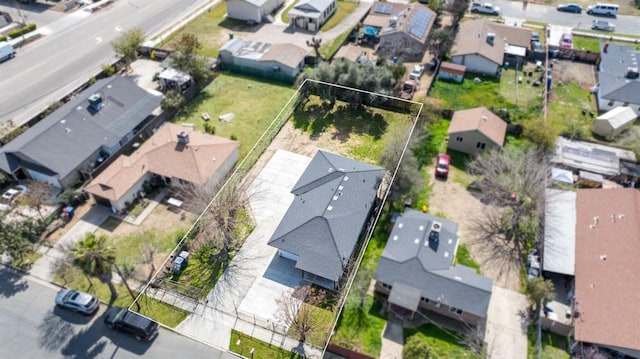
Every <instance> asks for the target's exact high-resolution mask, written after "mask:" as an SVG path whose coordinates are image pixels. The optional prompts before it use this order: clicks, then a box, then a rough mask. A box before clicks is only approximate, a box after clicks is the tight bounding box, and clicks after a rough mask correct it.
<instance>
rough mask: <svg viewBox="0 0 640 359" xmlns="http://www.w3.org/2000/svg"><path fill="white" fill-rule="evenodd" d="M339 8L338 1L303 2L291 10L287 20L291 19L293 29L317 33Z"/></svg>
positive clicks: (315, 0) (310, 0)
mask: <svg viewBox="0 0 640 359" xmlns="http://www.w3.org/2000/svg"><path fill="white" fill-rule="evenodd" d="M337 8H338V4H337V3H336V0H301V1H300V2H298V3H297V4H296V5H295V6H294V7H293V8H292V9H291V10H289V12H288V13H287V18H289V19H291V25H292V26H293V27H295V28H298V29H303V30H309V31H314V32H315V31H318V30H320V26H322V24H324V23H325V22H326V21H327V20H328V19H329V18H330V17H331V15H333V13H335V12H336V9H337Z"/></svg>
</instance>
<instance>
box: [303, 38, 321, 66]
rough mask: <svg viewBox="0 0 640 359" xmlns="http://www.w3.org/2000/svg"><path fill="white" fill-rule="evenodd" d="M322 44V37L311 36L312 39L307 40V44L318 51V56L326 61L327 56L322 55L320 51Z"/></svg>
mask: <svg viewBox="0 0 640 359" xmlns="http://www.w3.org/2000/svg"><path fill="white" fill-rule="evenodd" d="M321 45H322V39H321V38H319V37H318V38H316V37H315V36H314V37H312V38H311V40H307V46H309V47H312V48H313V51H315V53H316V57H317V58H318V59H320V60H321V61H324V60H325V58H324V56H322V54H321V53H320V46H321Z"/></svg>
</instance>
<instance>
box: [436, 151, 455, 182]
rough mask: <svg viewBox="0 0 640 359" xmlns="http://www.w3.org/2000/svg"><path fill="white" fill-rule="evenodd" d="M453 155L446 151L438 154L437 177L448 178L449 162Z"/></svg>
mask: <svg viewBox="0 0 640 359" xmlns="http://www.w3.org/2000/svg"><path fill="white" fill-rule="evenodd" d="M450 161H451V156H449V155H448V154H446V153H440V154H438V158H437V159H436V177H440V178H447V177H448V176H449V162H450Z"/></svg>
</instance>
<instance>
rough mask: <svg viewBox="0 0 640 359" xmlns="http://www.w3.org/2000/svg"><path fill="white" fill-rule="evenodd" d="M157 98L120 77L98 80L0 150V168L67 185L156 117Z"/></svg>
mask: <svg viewBox="0 0 640 359" xmlns="http://www.w3.org/2000/svg"><path fill="white" fill-rule="evenodd" d="M160 100H161V96H160V94H157V95H156V94H152V93H150V92H148V91H146V90H144V89H142V88H140V87H138V85H136V84H135V83H134V82H133V81H131V80H130V79H128V78H125V77H120V76H115V77H110V78H107V79H103V80H99V81H97V82H96V83H95V84H94V85H93V86H91V87H89V88H88V89H86V90H85V91H83V92H81V93H80V94H79V95H77V96H76V97H75V98H74V99H72V100H71V101H69V102H67V103H66V104H64V105H63V106H62V107H60V108H59V109H58V110H56V111H55V112H53V113H52V114H50V115H49V116H47V117H46V118H45V119H43V120H42V121H40V122H38V123H37V124H36V125H35V126H33V127H32V128H30V129H29V130H27V131H26V132H24V133H23V134H21V135H20V136H18V137H16V138H15V139H13V140H12V141H11V142H9V143H7V144H6V145H5V146H3V147H2V148H0V169H1V170H2V171H4V172H5V173H7V174H8V175H9V176H10V177H12V178H15V179H24V178H30V179H33V180H39V181H46V182H49V183H51V184H52V185H54V186H56V187H59V188H68V187H71V186H73V185H74V184H76V183H77V182H78V181H80V180H83V179H89V178H90V176H91V175H90V174H91V172H93V170H94V169H95V168H96V167H97V166H98V165H99V164H100V163H102V162H103V161H104V160H105V159H106V158H107V157H109V156H110V155H112V154H113V153H115V152H116V151H117V150H118V149H119V148H120V147H122V146H123V145H124V144H125V143H127V142H128V141H130V140H132V139H133V137H134V135H135V133H136V132H137V130H138V129H140V128H142V127H143V126H144V124H146V123H147V122H148V121H149V120H151V119H152V118H154V117H155V115H156V114H158V113H159V111H160Z"/></svg>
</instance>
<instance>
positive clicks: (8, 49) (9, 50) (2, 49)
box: [0, 41, 16, 62]
mask: <svg viewBox="0 0 640 359" xmlns="http://www.w3.org/2000/svg"><path fill="white" fill-rule="evenodd" d="M15 53H16V52H15V50H14V49H13V46H11V44H10V43H8V42H6V41H2V42H0V62H2V61H4V60H7V59H10V58H12V57H13V56H14V55H15Z"/></svg>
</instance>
